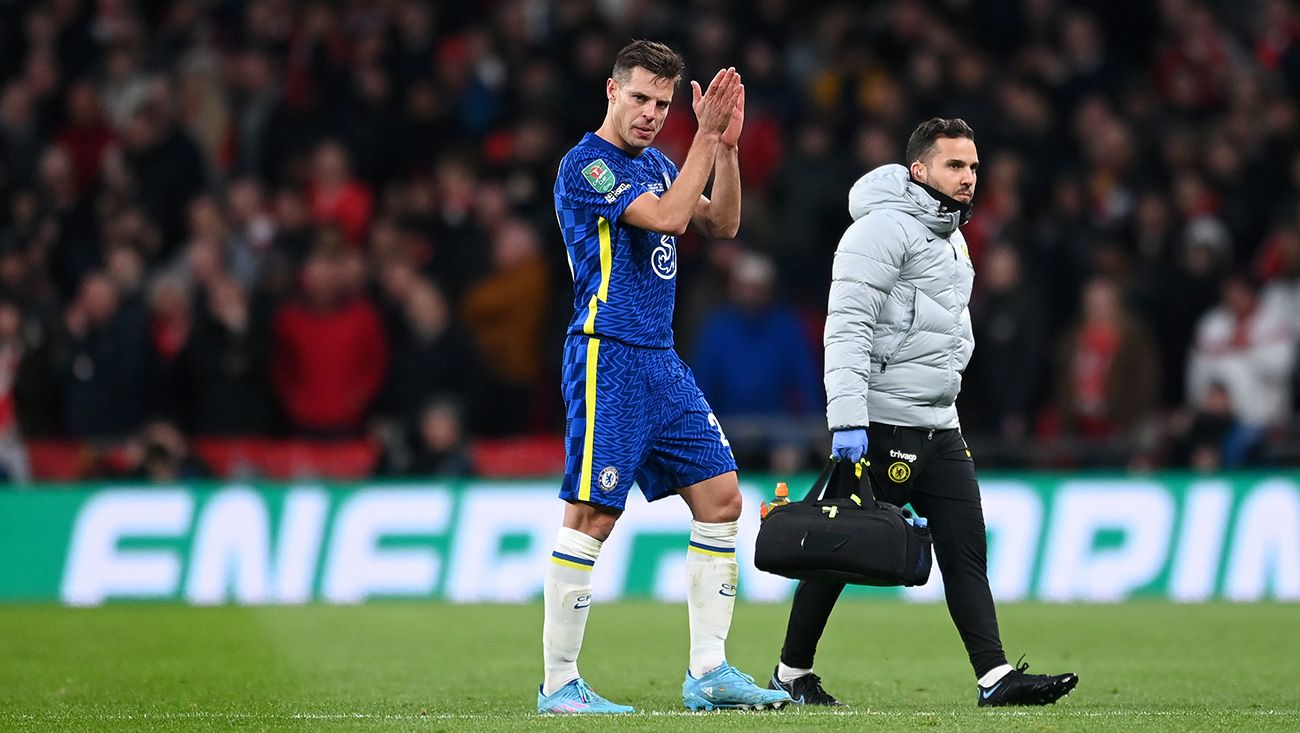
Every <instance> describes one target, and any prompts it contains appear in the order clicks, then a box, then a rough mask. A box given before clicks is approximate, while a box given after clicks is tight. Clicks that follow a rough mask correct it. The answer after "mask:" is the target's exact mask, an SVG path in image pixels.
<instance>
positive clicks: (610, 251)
mask: <svg viewBox="0 0 1300 733" xmlns="http://www.w3.org/2000/svg"><path fill="white" fill-rule="evenodd" d="M596 232H597V234H598V235H599V237H600V289H599V290H597V291H596V294H595V295H593V296H591V302H590V303H588V304H587V321H586V323H584V324H582V332H583V333H585V334H587V335H588V336H594V335H596V304H597V302H598V301H599V302H600V303H607V302H609V273H610V270H611V269H612V268H613V265H614V248H613V245H612V244H611V242H610V238H609V220H608V219H606V218H605V217H603V216H602V217H599V218H598V219H597V222H596Z"/></svg>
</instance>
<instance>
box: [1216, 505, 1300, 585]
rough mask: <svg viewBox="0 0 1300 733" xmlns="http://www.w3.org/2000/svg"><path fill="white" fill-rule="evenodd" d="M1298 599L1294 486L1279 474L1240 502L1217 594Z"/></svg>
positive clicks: (1299, 540)
mask: <svg viewBox="0 0 1300 733" xmlns="http://www.w3.org/2000/svg"><path fill="white" fill-rule="evenodd" d="M1270 588H1271V590H1272V591H1273V593H1272V597H1273V598H1274V599H1276V600H1279V601H1297V600H1300V490H1297V488H1296V485H1295V484H1294V483H1292V482H1290V481H1286V480H1284V479H1273V480H1270V481H1265V482H1264V483H1262V484H1260V485H1259V487H1258V488H1256V489H1255V490H1254V491H1252V492H1251V493H1250V494H1249V495H1247V496H1246V498H1245V499H1244V500H1243V501H1242V502H1241V511H1240V512H1238V513H1237V526H1236V528H1235V531H1234V532H1233V533H1232V551H1231V556H1230V557H1229V558H1228V575H1227V577H1226V578H1224V580H1223V594H1224V595H1225V596H1227V597H1228V598H1229V599H1231V600H1234V601H1256V600H1260V599H1262V598H1266V597H1268V595H1269V590H1270Z"/></svg>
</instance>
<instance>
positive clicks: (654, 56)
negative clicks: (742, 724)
mask: <svg viewBox="0 0 1300 733" xmlns="http://www.w3.org/2000/svg"><path fill="white" fill-rule="evenodd" d="M682 68H683V62H682V58H681V56H679V55H678V54H677V53H676V52H675V51H673V50H672V49H671V48H669V47H667V46H665V45H663V44H661V43H654V42H650V41H634V42H632V43H630V44H628V45H627V46H626V47H624V48H623V49H622V50H621V51H620V52H619V53H618V56H617V58H616V59H615V61H614V68H613V72H612V74H611V78H610V79H608V80H607V81H606V82H605V96H606V98H607V100H608V105H607V109H606V114H605V120H604V122H603V123H602V124H601V126H600V129H598V130H596V131H595V132H594V133H587V134H586V135H585V136H584V137H583V138H582V140H581V141H580V142H579V143H578V144H577V145H576V146H574V147H573V149H571V150H570V151H569V152H568V154H566V155H565V156H564V160H563V161H562V162H561V163H560V170H559V174H558V176H557V178H556V181H555V214H556V218H557V219H558V220H559V225H560V229H561V231H562V233H563V236H564V243H565V246H566V248H567V249H568V256H569V264H570V266H571V268H572V270H573V283H574V315H573V320H572V321H571V322H570V323H569V328H568V336H567V338H566V341H565V345H564V365H563V390H564V401H565V406H566V408H567V411H568V420H567V430H566V436H565V440H566V443H565V455H566V462H565V476H564V484H563V486H562V488H561V490H560V498H561V499H564V501H565V502H567V503H566V505H565V510H564V524H563V527H561V529H560V532H559V536H558V538H557V540H556V544H555V550H554V552H553V553H552V554H551V562H550V563H549V565H548V566H547V573H546V579H545V585H544V587H545V592H544V596H545V608H546V611H545V621H544V624H543V630H542V647H543V658H544V663H545V679H544V681H543V683H542V685H541V688H540V689H539V690H538V695H537V710H538V712H540V713H556V714H558V713H626V712H633V709H632V708H631V707H629V706H626V705H618V704H615V703H613V702H610V701H609V700H606V699H605V698H603V697H601V696H600V695H597V694H596V693H595V692H594V691H593V690H592V689H591V687H589V686H588V685H587V683H586V682H585V681H584V680H583V679H582V677H581V675H579V674H578V665H577V662H578V652H579V651H580V650H581V648H582V636H583V631H584V629H585V627H586V622H587V614H588V612H589V609H590V606H591V600H592V595H591V574H592V570H593V567H594V566H595V564H596V560H597V558H598V556H599V554H600V548H601V543H602V542H604V540H605V539H606V538H608V537H609V534H610V532H611V531H612V530H613V528H614V524H615V522H617V521H618V518H619V515H620V514H621V513H622V511H623V509H624V506H625V504H626V501H627V495H628V491H629V490H630V489H631V488H632V484H633V483H634V482H635V483H636V484H637V485H638V486H639V487H640V489H641V492H642V493H643V494H644V495H645V497H646V499H647V500H649V501H655V500H657V499H662V498H664V497H666V496H671V495H673V494H676V495H678V496H680V497H682V499H683V500H685V502H686V505H687V506H688V507H689V509H690V512H691V515H692V518H693V521H692V522H691V538H690V543H689V546H688V547H687V548H686V549H687V584H688V585H687V605H688V608H689V619H690V662H689V666H688V669H687V672H686V678H685V681H684V682H683V685H682V698H683V702H684V703H685V705H686V707H687V708H690V709H692V710H713V709H716V708H778V707H781V706H782V705H784V704H786V703H788V702H789V701H790V698H789V696H788V695H786V694H785V693H784V692H780V691H774V690H766V689H763V688H761V687H759V686H757V685H755V684H754V682H753V678H751V677H750V676H749V675H746V674H744V673H742V672H740V671H739V670H737V669H736V668H735V667H732V666H731V665H729V664H728V663H727V660H726V652H725V647H724V645H725V641H726V637H727V630H728V628H729V627H730V626H731V614H732V608H733V606H734V605H735V597H736V584H737V566H736V533H737V520H738V519H739V517H740V507H741V499H740V490H739V486H738V484H737V481H736V461H735V458H734V457H733V456H732V454H731V448H730V446H729V445H728V444H727V439H726V437H725V436H724V435H723V433H722V429H721V428H720V427H719V425H718V421H717V418H716V417H714V415H713V412H712V411H711V410H710V409H709V405H708V402H707V401H705V399H704V395H703V394H702V393H701V392H700V390H699V388H698V387H697V386H696V385H695V379H694V377H693V376H692V374H691V370H690V368H689V367H687V366H686V364H685V363H683V362H682V360H681V358H680V357H678V356H677V353H676V352H675V351H674V350H673V332H672V317H673V303H674V299H675V294H676V283H677V237H678V236H679V235H681V234H682V233H683V232H685V231H686V228H687V227H688V226H693V227H695V228H696V229H697V230H698V231H700V232H702V233H704V234H705V235H707V236H709V237H715V238H716V237H722V238H730V237H734V236H735V235H736V231H737V229H738V228H739V227H740V167H739V164H738V162H737V145H738V142H739V139H740V132H741V129H742V127H743V125H744V120H745V117H744V114H745V113H744V104H745V93H744V86H743V85H742V84H741V80H740V75H739V74H737V73H736V70H735V69H734V68H731V69H723V70H721V71H719V72H718V73H717V74H716V75H715V76H714V78H713V81H712V82H710V84H709V86H708V89H706V90H703V91H702V90H701V89H700V85H699V84H698V83H697V82H694V81H692V82H691V90H692V97H693V100H692V107H693V109H694V111H695V116H696V120H697V122H698V130H697V132H696V134H695V139H694V140H693V142H692V143H691V147H690V151H689V152H688V153H687V155H686V160H685V162H684V163H683V164H682V167H681V169H680V170H678V168H677V166H676V165H674V164H673V162H672V161H670V160H669V159H668V158H667V157H665V156H664V155H663V153H660V152H659V151H658V150H656V149H654V148H652V147H650V145H651V143H653V142H654V139H655V136H656V135H657V134H658V132H659V130H660V128H661V127H662V126H663V123H664V119H665V118H666V117H667V115H668V108H669V105H670V104H671V103H672V100H673V92H674V89H675V87H676V85H677V83H678V81H679V79H680V78H681V73H682ZM710 175H712V176H713V187H712V189H711V191H710V194H711V195H710V196H707V197H706V196H704V188H705V185H706V184H707V183H708V180H709V177H710Z"/></svg>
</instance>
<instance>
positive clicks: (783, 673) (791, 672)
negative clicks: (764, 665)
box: [776, 662, 812, 682]
mask: <svg viewBox="0 0 1300 733" xmlns="http://www.w3.org/2000/svg"><path fill="white" fill-rule="evenodd" d="M806 674H812V667H809V668H808V669H803V668H801V667H787V666H786V665H785V662H780V663H778V664H777V665H776V678H777V679H778V680H781V681H782V682H794V681H795V680H797V679H799V678H800V677H803V676H804V675H806Z"/></svg>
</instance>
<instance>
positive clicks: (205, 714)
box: [0, 708, 1300, 723]
mask: <svg viewBox="0 0 1300 733" xmlns="http://www.w3.org/2000/svg"><path fill="white" fill-rule="evenodd" d="M1209 712H1211V711H1204V712H1197V711H1191V710H1133V711H1122V710H1080V711H1077V712H1076V711H1070V710H1066V709H1063V708H1057V709H1055V710H997V711H992V710H990V711H988V714H989V715H990V717H992V716H1009V717H1026V718H1054V719H1059V720H1068V719H1070V718H1188V717H1200V716H1202V715H1205V714H1208V713H1209ZM1214 712H1215V714H1221V713H1224V712H1227V713H1229V714H1231V715H1242V716H1246V717H1254V718H1274V717H1297V716H1300V711H1297V710H1231V709H1229V710H1220V711H1214ZM720 713H721V714H725V712H724V711H715V712H694V711H690V710H646V711H642V712H641V713H631V714H627V715H625V716H623V717H630V718H635V717H641V716H645V717H656V718H699V717H709V716H713V715H718V714H720ZM754 713H759V714H761V715H765V716H767V717H773V718H775V717H776V716H781V715H796V716H800V717H854V716H864V717H877V718H947V717H954V716H957V715H964V714H962V713H955V712H939V713H936V712H928V711H915V712H898V711H890V710H871V709H863V710H800V709H797V708H796V709H794V710H789V711H744V712H740V713H739V714H742V715H752V714H754ZM532 717H542V716H537V715H534V714H533V713H428V714H424V715H421V714H419V713H411V714H405V715H400V714H392V713H236V712H229V713H223V712H216V711H203V710H195V711H175V712H161V713H121V714H110V715H102V714H101V715H85V714H77V713H43V714H39V715H36V714H27V713H0V720H19V721H30V722H41V721H45V722H49V721H65V720H81V721H84V720H95V721H100V722H105V723H109V722H122V721H133V720H403V721H410V720H463V721H491V720H512V719H518V718H532ZM547 717H563V716H547Z"/></svg>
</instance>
